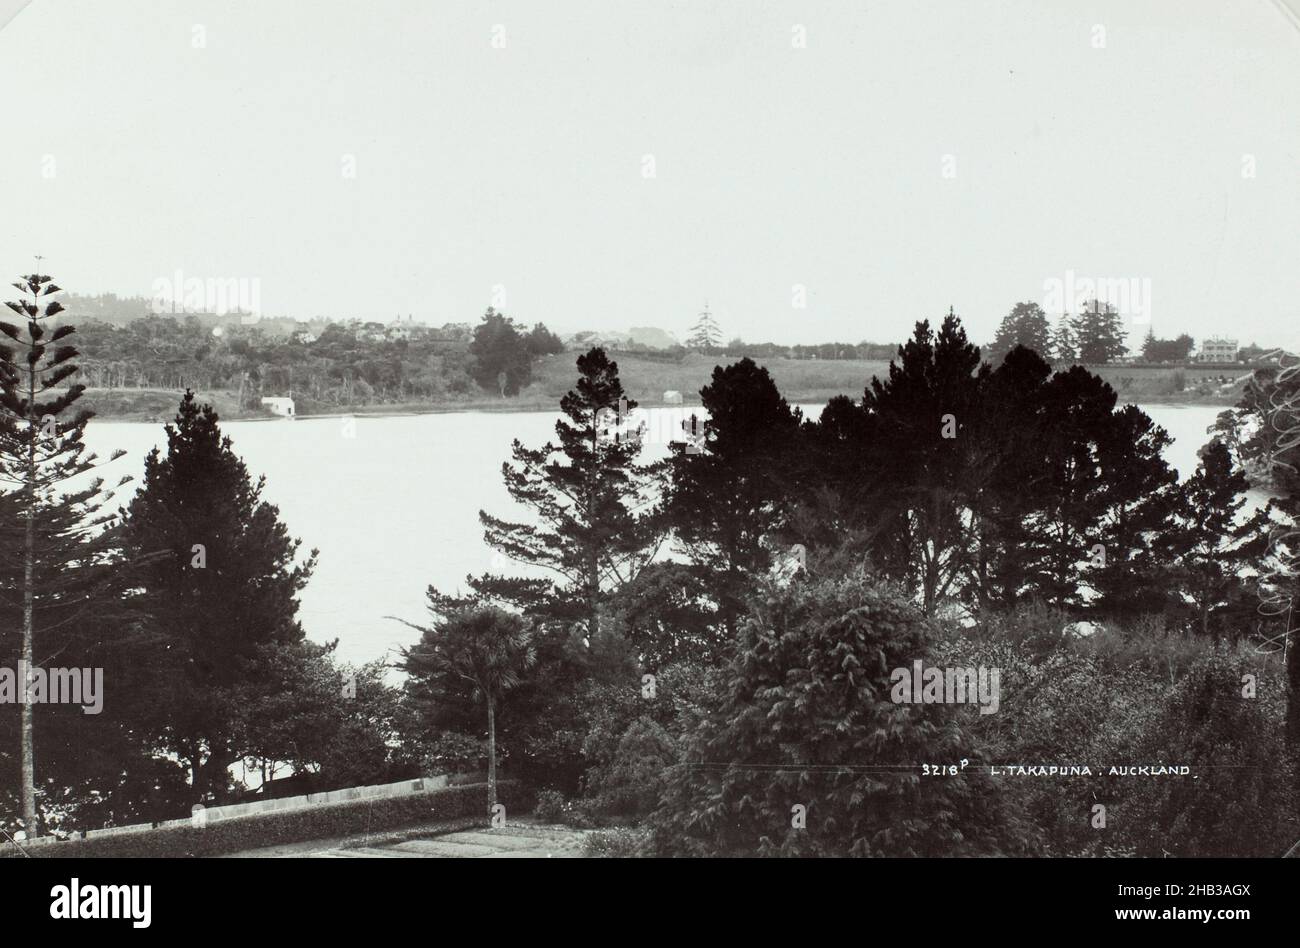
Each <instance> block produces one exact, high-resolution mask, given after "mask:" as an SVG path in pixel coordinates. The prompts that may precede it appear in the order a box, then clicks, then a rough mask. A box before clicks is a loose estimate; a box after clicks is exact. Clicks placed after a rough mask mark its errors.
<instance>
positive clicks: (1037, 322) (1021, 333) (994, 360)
mask: <svg viewBox="0 0 1300 948" xmlns="http://www.w3.org/2000/svg"><path fill="white" fill-rule="evenodd" d="M1016 346H1024V347H1025V348H1026V349H1032V350H1034V351H1035V352H1037V353H1038V354H1039V355H1041V356H1043V357H1044V358H1049V357H1050V356H1051V352H1052V328H1051V326H1050V325H1049V324H1048V322H1047V314H1046V313H1044V312H1043V308H1042V307H1041V306H1039V305H1038V304H1037V303H1034V302H1024V303H1017V304H1016V305H1015V306H1013V307H1012V308H1011V312H1009V313H1008V314H1007V315H1006V316H1004V317H1003V318H1002V323H1001V324H1000V325H999V326H998V332H997V335H996V336H995V337H994V339H993V343H992V344H991V345H990V346H989V347H988V349H986V350H985V352H984V361H985V362H987V363H988V364H989V365H991V366H994V367H995V368H996V367H997V366H999V365H1001V364H1002V360H1003V359H1005V358H1006V356H1007V353H1008V352H1010V351H1011V350H1012V349H1014V348H1015V347H1016Z"/></svg>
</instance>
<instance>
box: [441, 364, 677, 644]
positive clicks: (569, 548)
mask: <svg viewBox="0 0 1300 948" xmlns="http://www.w3.org/2000/svg"><path fill="white" fill-rule="evenodd" d="M577 364H578V373H579V378H578V384H577V387H576V388H575V389H572V390H570V391H569V392H568V393H567V394H566V395H565V396H564V397H563V399H561V401H560V410H561V412H563V415H564V417H562V418H560V419H559V420H558V421H557V422H556V423H555V433H556V436H557V438H558V444H556V443H553V442H548V443H546V444H545V445H543V446H542V447H540V448H535V449H534V448H527V447H524V445H523V444H521V443H520V442H519V441H518V440H516V441H515V442H514V443H513V445H512V447H511V454H512V457H513V462H510V461H508V462H506V463H505V464H504V465H502V476H503V477H504V478H505V484H506V489H507V490H508V491H509V492H510V496H511V497H513V498H514V499H515V501H516V502H518V503H519V504H520V505H522V506H523V507H525V508H527V509H528V510H529V511H530V512H531V513H532V515H533V519H532V521H531V522H528V523H518V522H512V521H508V520H504V519H501V518H498V517H494V516H492V515H490V514H488V513H486V512H485V511H480V512H479V520H480V521H481V522H482V524H483V527H484V537H485V539H486V540H487V542H488V544H489V545H491V546H492V547H493V548H495V549H497V550H499V551H500V552H502V553H503V554H505V555H506V556H507V557H509V558H510V559H512V560H515V561H516V562H519V563H525V564H529V565H532V566H538V567H542V568H544V569H546V570H548V571H550V572H551V573H552V574H554V575H555V576H556V577H557V578H558V582H555V583H554V584H553V585H552V584H550V583H548V582H546V581H544V580H542V581H539V580H528V579H510V578H503V577H500V576H482V577H478V578H476V579H471V580H470V586H471V589H472V590H473V595H474V597H475V598H484V599H488V600H495V601H498V602H504V603H508V604H511V605H514V606H516V607H521V608H528V609H533V610H538V609H540V610H542V611H545V612H547V613H549V614H551V615H553V616H555V617H557V618H567V619H580V620H582V622H583V623H584V624H585V625H586V628H587V632H588V636H589V638H594V637H595V635H596V634H597V632H598V631H599V628H600V615H601V610H602V607H603V606H604V604H605V602H606V601H607V599H608V597H609V595H610V594H611V593H612V592H613V591H615V590H617V589H618V588H620V587H621V586H623V585H624V584H626V583H628V582H631V581H632V580H634V579H636V577H637V575H638V574H639V573H640V572H641V570H642V569H643V568H644V567H645V566H646V564H647V563H649V562H650V560H651V559H652V558H653V556H654V554H655V551H656V550H657V549H658V547H659V544H660V542H661V541H662V537H663V531H662V527H661V524H660V518H659V516H658V513H657V506H656V505H657V497H656V494H655V491H654V490H653V489H652V478H654V477H656V476H657V474H656V472H655V470H654V469H653V468H652V466H648V465H642V464H638V463H637V457H638V456H639V454H640V452H641V431H640V428H639V426H638V425H636V424H635V423H634V422H633V421H632V420H631V413H632V411H633V410H634V409H635V408H636V406H637V403H636V402H635V401H634V400H632V399H629V398H627V396H626V393H625V392H624V390H623V383H622V382H621V381H620V380H619V376H618V363H617V362H614V361H611V360H610V359H609V357H608V356H606V354H605V350H604V349H601V348H594V349H592V350H591V351H589V352H588V353H587V354H586V355H583V356H579V357H578V360H577ZM440 598H445V597H439V594H438V593H437V592H436V591H432V592H431V601H433V602H434V603H435V605H436V602H437V601H438V600H439V599H440ZM445 602H446V603H448V604H450V605H457V604H463V603H464V601H463V600H452V599H445Z"/></svg>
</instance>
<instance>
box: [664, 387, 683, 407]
mask: <svg viewBox="0 0 1300 948" xmlns="http://www.w3.org/2000/svg"><path fill="white" fill-rule="evenodd" d="M681 403H682V393H681V392H678V391H674V390H669V391H667V392H664V404H665V405H680V404H681Z"/></svg>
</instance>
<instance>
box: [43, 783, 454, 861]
mask: <svg viewBox="0 0 1300 948" xmlns="http://www.w3.org/2000/svg"><path fill="white" fill-rule="evenodd" d="M448 783H449V778H448V777H447V776H446V775H443V776H439V777H423V778H421V779H419V780H402V781H400V782H398V783H381V784H376V785H374V786H370V787H346V788H344V789H342V790H322V791H319V792H317V793H306V794H303V795H301V796H296V797H281V798H280V799H278V800H252V801H249V802H248V803H232V804H229V805H227V806H210V807H206V808H205V809H204V810H203V812H202V817H201V819H200V820H199V821H196V820H195V819H194V818H193V817H183V818H181V819H177V820H162V821H160V822H158V823H133V824H130V825H127V826H110V827H108V828H106V829H97V830H87V831H86V832H85V833H84V834H78V836H77V837H76V838H78V839H108V838H112V837H115V836H130V835H131V834H133V833H148V832H151V831H154V830H158V829H165V828H169V827H182V826H199V825H203V824H204V823H206V824H207V825H209V826H211V825H212V824H213V823H219V822H221V821H222V820H230V819H235V818H237V817H247V816H256V815H259V814H263V813H280V812H284V811H287V810H302V809H309V808H311V807H316V806H324V805H326V804H330V803H347V802H351V801H354V800H383V799H389V798H392V797H404V796H409V795H411V794H414V793H427V792H428V791H430V790H441V789H443V788H444V787H446V786H448ZM59 842H60V840H59V838H58V837H56V836H39V837H37V838H36V839H28V840H24V841H23V843H22V846H23V848H24V849H33V848H37V849H38V848H40V847H42V846H49V845H54V844H57V843H59Z"/></svg>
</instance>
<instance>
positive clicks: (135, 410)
mask: <svg viewBox="0 0 1300 948" xmlns="http://www.w3.org/2000/svg"><path fill="white" fill-rule="evenodd" d="M575 359H576V355H575V354H574V353H563V354H561V355H556V356H551V357H548V358H546V359H542V360H541V361H539V362H538V364H537V365H536V366H535V367H534V371H533V382H532V384H531V385H529V386H528V387H527V388H525V389H524V390H523V391H522V392H520V393H519V395H518V396H516V397H514V398H507V399H502V398H498V397H496V396H493V395H491V394H488V393H487V392H483V393H479V394H477V395H475V396H472V397H469V398H457V399H448V400H445V401H438V402H429V401H416V402H406V403H402V404H391V403H390V404H380V405H367V406H353V407H350V408H349V407H343V406H313V405H311V404H310V403H307V402H305V401H302V400H300V401H299V404H298V413H299V415H302V416H304V417H306V416H309V415H313V414H318V415H320V414H343V413H345V412H346V413H352V414H357V415H364V414H400V413H403V412H437V411H554V410H555V409H556V406H558V405H559V402H560V398H561V396H563V395H564V393H565V392H567V391H568V390H569V389H570V388H572V387H573V384H574V382H575V380H576V378H577V368H576V367H575V366H574V360H575ZM615 360H616V361H617V362H618V367H619V374H620V375H621V377H622V379H623V386H624V388H625V389H627V392H628V394H629V395H630V396H631V397H632V398H635V399H636V400H637V401H638V402H640V403H641V404H642V405H646V406H652V405H659V404H662V402H663V395H664V392H668V391H678V392H681V393H682V397H683V399H684V401H685V403H686V404H688V405H693V404H695V405H697V404H699V400H700V398H699V392H700V389H701V388H703V387H704V386H705V385H707V384H708V383H709V380H710V377H711V376H712V374H713V368H714V366H715V365H717V364H718V362H719V359H718V358H717V357H716V356H704V355H700V354H698V353H691V354H689V355H687V356H686V357H685V358H684V359H682V360H681V361H680V362H661V361H658V360H654V359H647V358H644V357H640V356H632V355H628V354H626V353H622V354H618V353H616V354H615ZM756 361H758V362H759V364H760V365H763V366H765V367H766V368H767V370H768V371H769V372H770V373H771V374H772V378H773V380H774V381H775V382H776V385H777V388H778V389H780V391H781V394H782V395H784V396H785V398H786V400H787V401H789V402H790V403H792V404H795V403H801V404H808V403H821V402H825V401H827V400H828V399H830V398H832V397H833V396H835V395H849V396H852V397H853V398H861V397H862V391H863V389H864V388H865V387H866V385H867V383H868V381H869V380H870V379H871V378H872V376H875V375H881V376H883V375H884V374H885V373H887V372H888V370H889V363H887V362H880V361H866V360H858V359H845V360H842V361H832V360H808V359H784V358H776V359H759V360H756ZM1091 370H1092V371H1093V372H1095V373H1097V374H1098V375H1099V376H1101V377H1102V378H1103V379H1105V380H1106V381H1107V382H1109V383H1110V384H1111V385H1112V386H1113V387H1114V388H1115V390H1116V391H1117V392H1118V393H1119V395H1120V398H1121V400H1123V401H1131V402H1148V403H1159V402H1171V403H1182V404H1213V405H1220V404H1221V405H1232V404H1235V403H1236V402H1237V400H1238V398H1239V397H1240V394H1241V386H1240V384H1234V383H1235V380H1236V379H1237V378H1240V377H1241V376H1244V375H1245V374H1246V370H1245V369H1223V368H1201V367H1199V366H1191V367H1186V368H1183V367H1174V366H1170V367H1167V368H1166V367H1160V366H1126V365H1104V366H1094V367H1092V369H1091ZM1221 378H1226V379H1228V380H1230V381H1229V383H1228V384H1226V385H1225V384H1224V383H1223V382H1221V381H1220V379H1221ZM198 395H199V398H200V400H201V401H206V402H210V403H212V404H213V405H214V406H215V407H216V409H217V412H218V413H219V414H220V415H221V417H222V418H227V419H233V418H262V417H270V416H269V415H268V414H267V413H266V412H262V411H243V412H240V411H237V410H236V393H234V392H232V391H225V390H220V389H216V390H209V391H202V392H199V393H198ZM180 397H181V393H180V392H174V391H169V390H166V389H152V388H145V389H134V388H128V389H87V391H86V396H85V398H84V403H85V404H86V405H87V406H88V407H90V408H92V409H94V411H95V412H96V414H98V415H99V416H100V417H102V418H106V419H117V420H123V421H160V422H161V421H169V420H170V419H171V418H172V416H173V415H174V414H175V413H176V406H177V404H178V403H179V401H180Z"/></svg>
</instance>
